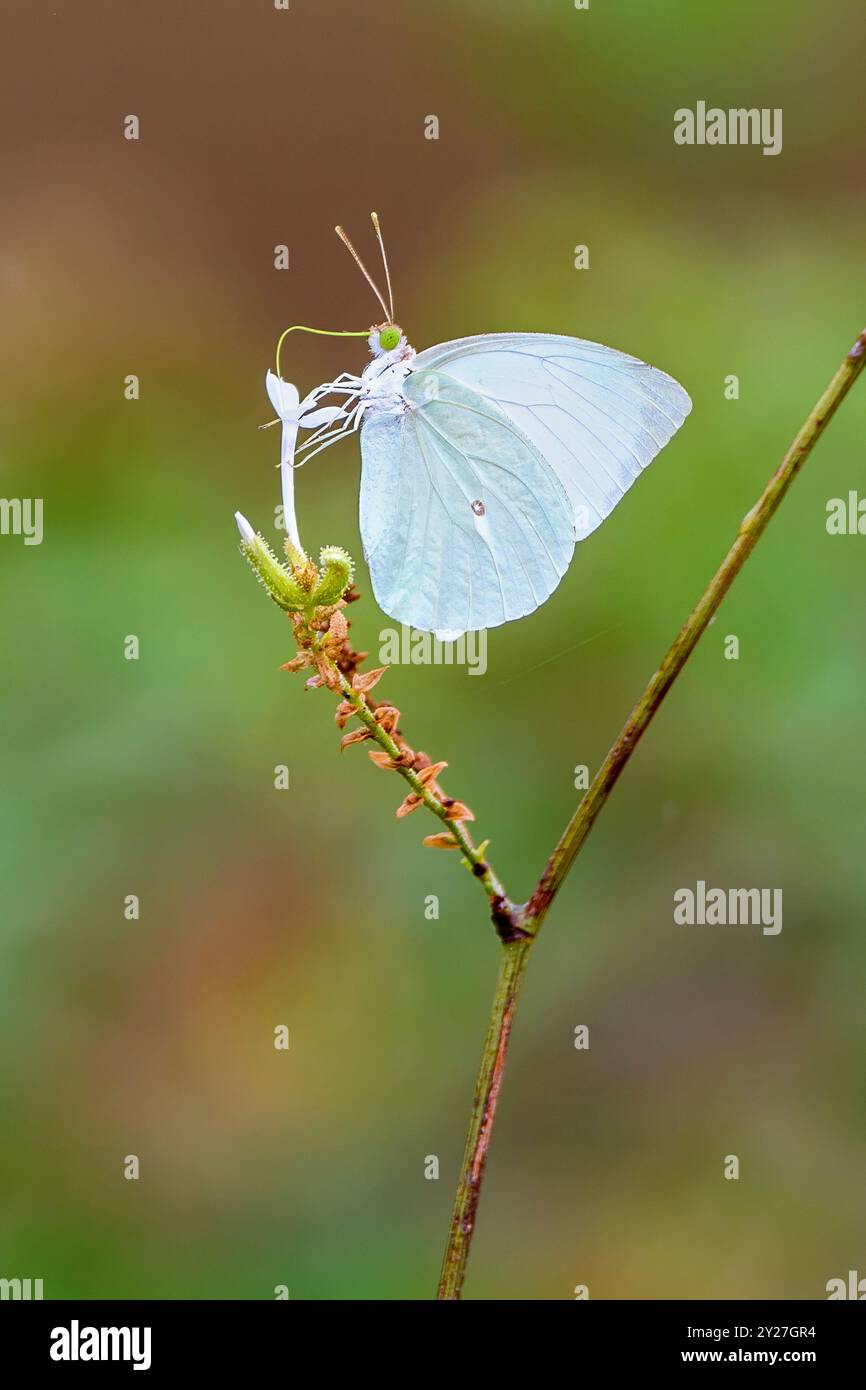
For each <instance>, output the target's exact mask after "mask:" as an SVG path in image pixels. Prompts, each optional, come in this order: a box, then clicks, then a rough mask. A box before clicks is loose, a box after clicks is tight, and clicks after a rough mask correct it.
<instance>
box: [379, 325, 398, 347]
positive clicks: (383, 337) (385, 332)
mask: <svg viewBox="0 0 866 1390" xmlns="http://www.w3.org/2000/svg"><path fill="white" fill-rule="evenodd" d="M402 336H403V330H402V328H400V327H399V325H398V324H396V323H386V324H383V325H382V327H381V328H380V329H379V331H378V339H379V347H380V348H381V349H382V351H383V352H393V351H394V349H395V347H399V346H400V339H401V338H402Z"/></svg>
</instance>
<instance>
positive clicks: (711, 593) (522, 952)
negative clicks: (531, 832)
mask: <svg viewBox="0 0 866 1390" xmlns="http://www.w3.org/2000/svg"><path fill="white" fill-rule="evenodd" d="M864 365H866V330H864V331H863V332H862V333H861V334H860V336H859V338H858V339H857V341H856V342H855V343H854V346H853V347H852V348H851V350H850V352H849V353H848V355H847V356H846V358H845V360H844V362H843V363H842V365H841V367H840V368H839V370H838V371H837V372H836V374H835V376H834V377H833V379H832V381H831V382H830V384H829V386H828V387H827V389H826V391H825V392H824V393H823V395H822V396H821V398H820V400H819V401H818V402H817V403H816V405H815V406H814V407H813V409H812V410H811V411H810V412H809V415H808V416H807V417H806V420H805V421H804V423H803V425H802V427H801V429H800V430H799V432H798V433H797V436H796V438H795V439H794V442H793V444H792V445H791V447H790V449H789V450H788V452H787V453H786V454H785V457H784V458H783V459H782V462H781V463H780V464H779V467H778V468H777V469H776V472H775V473H774V474H773V476H772V478H771V479H770V481H769V483H768V484H767V486H766V487H765V489H764V491H763V493H762V494H761V496H760V498H759V499H758V501H757V502H756V504H755V506H754V507H753V508H752V510H751V511H750V512H748V513H747V515H746V516H745V517H744V518H743V520H742V522H741V524H740V528H739V530H738V532H737V535H736V537H735V538H734V542H733V544H732V545H731V548H730V549H729V551H728V553H727V555H726V556H725V558H724V560H723V561H722V563H721V565H720V566H719V568H718V569H717V570H716V573H715V574H714V575H713V577H712V579H711V580H710V582H709V584H708V585H707V587H706V589H705V590H704V593H703V594H702V596H701V598H700V600H699V601H698V603H697V605H696V606H695V608H694V609H693V610H692V612H691V614H690V615H689V617H688V618H687V620H686V622H685V624H684V626H683V628H682V629H681V631H680V632H679V634H678V636H677V637H676V638H675V639H674V641H673V643H672V644H671V646H670V648H669V649H668V652H667V654H666V655H665V657H664V659H663V661H662V663H661V665H660V666H659V668H658V670H657V671H656V673H655V675H654V676H653V677H652V679H651V681H650V682H649V685H648V686H647V688H646V690H645V691H644V693H643V695H642V696H641V697H640V699H639V700H638V702H637V704H636V705H635V707H634V709H633V710H632V712H631V714H630V715H629V717H628V719H627V720H626V722H625V724H624V725H623V728H622V731H621V733H620V735H619V738H618V739H617V740H616V742H615V743H614V745H613V747H612V748H611V750H610V752H609V753H608V755H607V757H606V758H605V760H604V762H603V763H602V765H601V767H600V768H599V770H598V772H597V773H596V775H595V777H594V778H593V780H592V782H591V783H590V786H589V788H588V790H587V791H586V793H585V795H584V796H583V798H582V800H581V802H580V804H579V805H578V807H577V810H576V811H575V813H574V815H573V816H572V818H571V820H570V821H569V823H568V825H567V826H566V828H565V830H564V832H563V834H562V836H561V838H560V840H559V843H558V844H557V846H556V848H555V850H554V851H553V854H552V855H551V857H550V859H549V860H548V862H547V865H546V866H545V869H544V872H543V873H542V875H541V878H540V879H539V881H538V885H537V887H536V889H535V892H534V893H533V895H532V897H531V898H530V900H529V902H528V903H526V905H525V906H524V907H523V908H517V909H515V910H514V911H513V914H512V920H513V922H514V924H515V929H516V930H517V931H521V930H522V931H523V932H524V933H525V934H526V939H523V940H518V941H516V942H515V943H514V944H513V945H510V946H509V945H507V944H506V946H505V947H504V951H505V955H504V959H503V962H502V965H501V968H500V973H499V982H498V984H497V988H496V994H495V996H494V999H493V1006H492V1008H491V1012H490V1020H489V1023H488V1026H487V1037H486V1039H485V1043H484V1051H483V1053H482V1058H481V1069H480V1071H479V1074H478V1081H477V1083H476V1088H475V1099H474V1102H473V1106H472V1114H471V1116H470V1120H469V1131H468V1134H467V1137H466V1149H465V1152H464V1155H463V1163H462V1166H461V1170H460V1177H459V1180H458V1183H457V1193H456V1196H455V1199H454V1208H453V1213H452V1217H451V1227H450V1231H449V1236H448V1243H447V1246H446V1249H445V1258H444V1261H443V1264H442V1278H441V1282H440V1285H439V1293H438V1297H439V1298H440V1299H459V1297H460V1293H461V1289H462V1287H463V1278H464V1275H465V1271H466V1261H467V1259H468V1258H469V1249H470V1245H471V1242H472V1235H473V1232H474V1229H475V1214H476V1211H477V1207H478V1200H479V1197H480V1193H481V1180H482V1178H483V1175H484V1165H485V1163H486V1160H487V1154H488V1150H489V1147H490V1136H491V1130H492V1126H493V1120H494V1116H495V1113H496V1103H497V1100H498V1098H499V1091H500V1087H501V1085H502V1076H503V1072H504V1069H505V1057H506V1051H507V1047H508V1040H509V1037H510V1035H511V1029H512V1025H513V1023H514V1014H515V1010H516V1007H517V1000H518V995H519V990H520V984H521V980H522V977H523V972H524V970H525V969H526V964H527V961H528V956H529V950H530V947H531V946H532V943H533V941H534V939H535V937H536V936H537V934H538V931H539V929H540V927H541V924H542V922H543V921H544V918H545V917H546V916H547V913H548V912H549V911H550V906H551V904H552V902H553V899H554V897H555V896H556V894H557V893H558V891H559V889H560V888H561V887H562V883H563V881H564V879H565V876H566V874H567V873H568V871H569V869H570V868H571V866H572V864H573V863H574V861H575V859H576V857H577V855H578V853H579V852H580V850H581V848H582V847H583V845H584V843H585V842H586V838H587V836H588V835H589V832H590V830H591V829H592V827H593V825H594V824H595V821H596V818H597V817H598V815H599V812H600V811H601V809H602V807H603V806H604V804H605V802H606V801H607V798H608V796H609V795H610V792H611V790H612V788H613V787H614V786H615V784H616V782H617V780H618V778H619V776H620V774H621V772H622V770H623V768H624V767H625V765H626V763H627V762H628V760H629V758H630V757H631V755H632V753H633V752H634V750H635V748H636V747H637V745H638V742H639V741H640V739H641V737H642V736H643V734H644V733H645V732H646V730H647V728H648V726H649V724H650V722H651V720H652V719H653V716H654V715H655V713H656V711H657V710H658V708H659V706H660V705H661V703H662V701H663V700H664V698H665V696H666V695H667V693H668V691H669V690H670V688H671V686H672V685H673V683H674V681H675V680H676V678H677V676H678V675H679V674H680V672H681V671H682V669H683V667H684V666H685V664H686V662H687V661H688V659H689V657H690V656H691V654H692V652H693V651H694V649H695V647H696V645H697V643H698V640H699V639H700V637H701V634H702V633H703V632H704V631H705V630H706V628H707V626H708V624H709V622H710V620H711V618H712V617H713V615H714V614H715V612H716V610H717V609H718V607H719V604H720V603H721V601H722V599H723V598H724V596H725V594H726V593H727V592H728V589H729V588H730V586H731V584H732V583H733V581H734V579H735V578H736V576H737V575H738V574H739V572H740V570H741V569H742V567H743V565H744V564H745V562H746V560H747V559H748V557H749V555H750V554H751V553H752V550H753V549H754V547H755V545H756V544H757V542H758V540H759V538H760V537H761V535H762V534H763V532H764V530H765V529H766V527H767V525H768V523H769V521H770V519H771V518H772V517H773V515H774V514H775V512H776V511H777V509H778V507H779V504H780V503H781V501H782V498H783V497H784V496H785V494H786V492H787V491H788V489H789V487H790V486H791V484H792V482H793V481H794V479H795V478H796V476H797V474H798V473H799V471H800V469H801V468H802V466H803V464H804V462H805V461H806V459H807V458H808V456H809V454H810V453H811V452H812V449H813V448H814V447H815V444H816V443H817V442H818V440H819V439H820V437H821V435H822V434H823V432H824V430H825V429H826V427H827V424H828V423H829V421H830V420H831V418H832V417H833V415H834V414H835V412H836V410H837V409H838V408H839V406H840V405H841V403H842V401H843V400H844V399H845V396H846V395H847V394H848V392H849V391H850V389H851V387H852V386H853V385H854V382H855V381H856V380H857V377H858V376H859V374H860V372H861V371H862V370H863V367H864Z"/></svg>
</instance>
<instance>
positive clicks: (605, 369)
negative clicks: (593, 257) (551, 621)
mask: <svg viewBox="0 0 866 1390" xmlns="http://www.w3.org/2000/svg"><path fill="white" fill-rule="evenodd" d="M414 365H415V368H416V369H417V370H419V371H422V372H423V371H424V370H427V369H435V370H436V372H437V373H439V374H440V375H443V376H447V377H450V378H451V379H452V380H454V381H455V382H460V383H461V384H462V385H464V386H467V387H469V388H470V389H472V390H474V391H476V392H477V393H478V394H479V395H480V396H481V397H483V399H485V400H486V401H488V402H493V403H495V404H496V405H497V406H498V407H499V408H500V409H501V410H502V412H503V413H504V414H505V415H506V416H507V417H508V418H509V419H510V420H511V421H512V422H513V423H514V424H515V425H516V426H517V427H518V428H519V429H520V431H521V432H522V434H523V435H525V437H526V438H527V439H528V440H529V441H530V442H531V443H532V444H533V445H534V446H535V448H536V449H537V451H538V452H539V453H540V454H541V455H542V457H543V458H544V459H545V460H546V461H547V463H548V464H549V465H550V466H551V468H552V469H553V471H554V472H555V473H556V475H557V477H558V478H559V480H560V481H561V483H562V485H563V487H564V488H565V491H566V493H567V494H568V497H569V500H570V502H571V506H572V510H573V519H574V530H575V536H576V538H577V539H578V540H580V539H582V538H583V537H584V536H587V535H589V533H590V532H591V531H593V530H595V528H596V527H597V526H599V525H600V524H601V522H602V521H603V520H604V519H605V517H606V516H608V515H609V514H610V512H611V511H612V510H613V508H614V507H615V506H616V504H617V502H619V501H620V499H621V498H622V497H623V496H624V495H625V493H626V492H627V490H628V489H629V488H630V487H631V485H632V483H633V482H634V481H635V479H636V478H637V477H638V475H639V474H640V473H641V471H642V470H643V469H644V468H646V466H647V464H648V463H650V462H651V460H652V459H653V458H655V456H656V454H657V453H658V452H659V450H660V449H662V448H663V447H664V445H665V444H667V442H668V440H669V439H670V438H671V436H672V435H673V434H674V433H675V432H676V431H677V430H678V429H679V427H680V425H681V424H682V423H683V420H684V419H685V418H686V416H687V415H688V413H689V411H690V410H691V405H692V403H691V401H690V399H689V397H688V395H687V393H686V392H685V391H684V390H683V388H682V386H680V384H679V382H677V381H675V380H674V379H673V377H670V376H668V375H667V374H666V373H665V372H662V371H660V370H659V369H658V368H656V367H651V366H648V365H647V363H645V362H641V361H640V359H639V358H636V357H630V356H628V354H626V353H623V352H618V351H616V349H614V348H609V347H605V346H604V345H603V344H601V343H593V342H589V341H588V340H585V339H581V338H566V337H559V336H557V335H555V334H549V333H493V334H485V335H482V336H479V337H474V338H459V339H457V340H455V341H454V342H449V343H440V344H439V345H438V346H436V347H432V348H427V349H425V351H423V352H420V353H419V354H418V355H417V357H416V358H415V364H414ZM410 380H411V378H410Z"/></svg>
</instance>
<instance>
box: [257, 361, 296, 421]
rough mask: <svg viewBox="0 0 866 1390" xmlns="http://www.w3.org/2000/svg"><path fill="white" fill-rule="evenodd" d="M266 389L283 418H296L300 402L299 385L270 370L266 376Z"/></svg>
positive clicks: (271, 401) (272, 403) (275, 408)
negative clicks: (284, 379) (294, 384)
mask: <svg viewBox="0 0 866 1390" xmlns="http://www.w3.org/2000/svg"><path fill="white" fill-rule="evenodd" d="M265 390H266V391H267V393H268V399H269V401H270V403H271V405H272V406H273V407H274V410H275V411H276V412H277V414H278V415H279V417H280V419H281V420H286V419H294V418H295V417H296V416H297V413H298V405H299V403H300V396H299V395H298V388H297V386H293V385H292V383H291V382H290V381H283V379H282V377H278V376H277V374H276V373H275V372H268V374H267V376H266V377H265Z"/></svg>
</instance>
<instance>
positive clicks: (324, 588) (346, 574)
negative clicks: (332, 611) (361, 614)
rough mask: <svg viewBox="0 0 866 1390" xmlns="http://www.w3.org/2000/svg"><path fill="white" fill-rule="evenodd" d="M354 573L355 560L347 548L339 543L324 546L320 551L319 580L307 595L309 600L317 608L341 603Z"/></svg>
mask: <svg viewBox="0 0 866 1390" xmlns="http://www.w3.org/2000/svg"><path fill="white" fill-rule="evenodd" d="M354 573H355V565H354V562H353V560H352V557H351V556H350V555H347V553H346V551H345V550H341V549H340V547H339V546H338V545H326V546H323V547H322V549H321V550H320V551H319V580H318V583H317V584H315V585H314V586H313V589H312V591H311V593H310V594H308V595H307V602H308V603H309V604H311V605H313V606H314V607H316V608H329V607H330V606H331V604H334V603H339V601H340V599H341V598H342V597H343V594H344V593H345V592H346V590H347V589H348V587H349V585H350V584H351V582H352V577H353V575H354Z"/></svg>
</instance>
